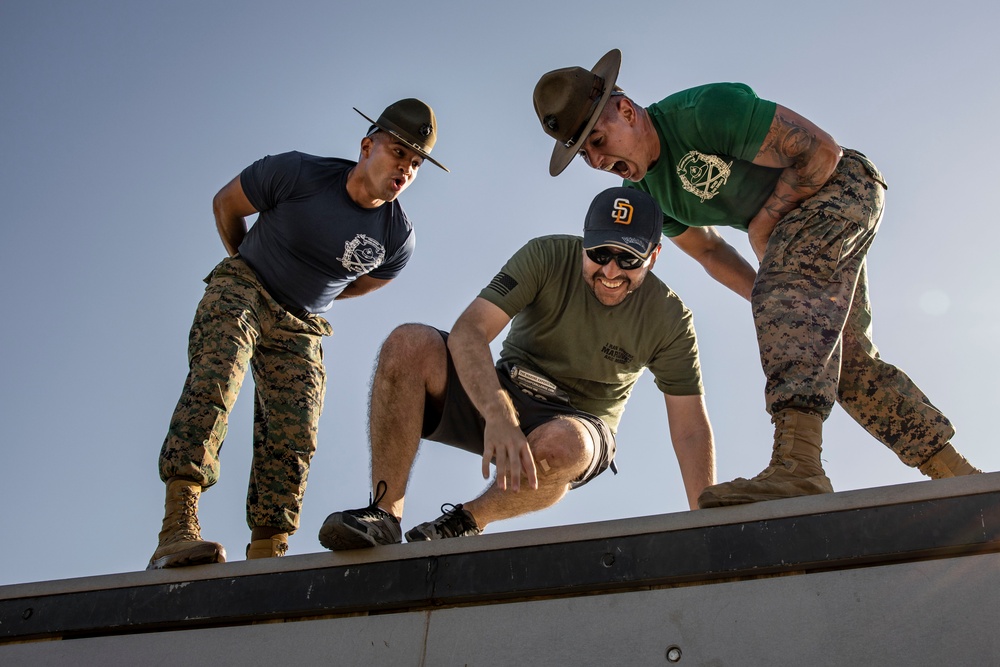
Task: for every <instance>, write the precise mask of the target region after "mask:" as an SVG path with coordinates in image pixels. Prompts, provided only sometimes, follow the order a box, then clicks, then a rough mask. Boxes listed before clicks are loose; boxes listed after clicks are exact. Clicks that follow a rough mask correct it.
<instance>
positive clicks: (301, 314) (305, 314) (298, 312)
mask: <svg viewBox="0 0 1000 667" xmlns="http://www.w3.org/2000/svg"><path fill="white" fill-rule="evenodd" d="M277 303H278V305H279V306H281V307H282V308H283V309H284V310H285V311H286V312H288V313H290V314H292V315H294V316H295V317H297V318H299V319H300V320H306V319H309V316H310V315H312V313H310V312H309V311H308V310H306V309H305V308H293V307H292V306H286V305H285V304H283V303H281V302H280V301H278V302H277Z"/></svg>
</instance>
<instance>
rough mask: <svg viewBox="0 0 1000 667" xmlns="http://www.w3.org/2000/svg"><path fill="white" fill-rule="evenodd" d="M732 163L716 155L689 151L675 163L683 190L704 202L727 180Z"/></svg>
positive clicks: (716, 192) (717, 191)
mask: <svg viewBox="0 0 1000 667" xmlns="http://www.w3.org/2000/svg"><path fill="white" fill-rule="evenodd" d="M732 165H733V163H732V162H726V161H725V160H723V159H722V158H720V157H719V156H718V155H705V154H704V153H699V152H698V151H691V152H690V153H688V154H687V155H685V156H684V157H683V158H682V159H681V161H680V162H678V163H677V176H679V177H680V179H681V185H683V186H684V189H685V190H687V191H688V192H690V193H691V194H693V195H695V196H696V197H698V198H699V199H701V201H702V202H704V201H705V200H706V199H711V198H712V197H714V196H715V195H717V194H719V189H720V188H721V187H722V186H723V185H725V184H726V181H727V180H729V174H730V167H731V166H732Z"/></svg>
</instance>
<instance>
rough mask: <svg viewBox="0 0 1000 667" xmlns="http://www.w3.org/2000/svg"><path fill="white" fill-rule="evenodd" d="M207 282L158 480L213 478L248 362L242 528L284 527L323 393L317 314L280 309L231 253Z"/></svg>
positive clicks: (293, 508) (322, 326) (296, 501)
mask: <svg viewBox="0 0 1000 667" xmlns="http://www.w3.org/2000/svg"><path fill="white" fill-rule="evenodd" d="M205 282H206V283H208V287H207V288H206V289H205V294H204V296H203V297H202V300H201V302H200V303H199V304H198V309H197V311H196V312H195V317H194V323H193V324H192V326H191V334H190V337H189V340H188V362H189V368H190V370H189V372H188V376H187V379H186V381H185V383H184V389H183V391H182V393H181V397H180V400H179V401H178V403H177V407H176V408H175V410H174V414H173V417H172V418H171V420H170V427H169V429H168V432H167V437H166V439H165V440H164V442H163V448H162V449H161V451H160V478H161V479H162V480H163V481H167V480H168V479H170V478H171V477H182V478H186V479H190V480H193V481H196V482H198V483H199V484H200V485H201V486H202V487H203V488H208V487H210V486H212V485H213V484H215V483H216V482H217V481H218V480H219V451H220V450H221V449H222V444H223V442H224V441H225V438H226V431H227V428H228V421H229V413H230V411H231V410H232V408H233V404H234V403H235V402H236V396H237V395H238V394H239V391H240V387H241V386H242V384H243V379H244V377H245V376H246V372H247V368H248V367H249V368H250V369H251V371H252V373H253V376H254V381H255V385H256V395H255V400H254V436H253V440H254V442H253V463H252V469H251V473H250V484H249V489H248V492H247V524H248V525H249V526H250V527H251V528H254V527H257V526H271V527H274V528H279V529H281V530H282V531H284V532H289V533H291V532H294V531H295V530H296V529H297V528H298V525H299V513H300V509H301V506H302V496H303V494H304V493H305V487H306V478H307V476H308V473H309V463H310V460H311V459H312V455H313V453H314V452H315V451H316V444H317V427H318V424H319V417H320V413H321V412H322V410H323V396H324V394H325V391H326V370H325V368H324V365H323V347H322V337H323V336H329V335H331V334H332V333H333V330H332V329H331V327H330V324H329V323H328V322H327V321H326V320H325V319H323V318H322V317H319V316H318V315H308V316H306V317H305V319H299V318H298V317H295V316H294V315H292V314H290V313H288V312H287V311H286V310H285V309H284V308H282V307H281V306H280V305H279V304H278V303H277V302H276V301H274V299H272V298H271V297H270V296H269V295H268V294H267V291H266V290H265V289H264V287H263V286H262V285H261V284H260V283H259V282H258V280H257V277H256V275H255V274H254V272H253V271H252V270H251V269H250V267H249V266H247V264H246V262H244V261H243V260H242V259H240V258H239V257H230V258H226V259H224V260H223V261H222V262H221V263H219V265H218V266H216V267H215V269H214V270H213V271H212V273H211V274H209V276H208V278H206V279H205Z"/></svg>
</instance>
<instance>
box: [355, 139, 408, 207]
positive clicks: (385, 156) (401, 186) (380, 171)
mask: <svg viewBox="0 0 1000 667" xmlns="http://www.w3.org/2000/svg"><path fill="white" fill-rule="evenodd" d="M423 161H424V159H423V158H422V157H421V156H420V155H419V154H418V153H416V152H415V151H413V149H411V148H409V147H407V146H406V145H405V144H402V143H400V142H399V140H397V139H396V138H395V137H393V136H392V135H391V134H389V133H387V132H376V133H375V134H373V135H371V136H369V137H365V138H364V139H362V140H361V159H360V160H359V162H360V163H361V164H362V165H363V167H364V174H365V179H364V182H365V190H366V191H367V192H368V194H369V195H370V196H371V197H372V199H373V200H381V201H386V202H390V201H393V200H394V199H396V197H398V196H399V195H401V194H402V193H403V190H405V189H406V188H408V187H409V186H410V183H412V182H413V181H414V179H416V178H417V170H418V169H419V168H420V165H421V164H423Z"/></svg>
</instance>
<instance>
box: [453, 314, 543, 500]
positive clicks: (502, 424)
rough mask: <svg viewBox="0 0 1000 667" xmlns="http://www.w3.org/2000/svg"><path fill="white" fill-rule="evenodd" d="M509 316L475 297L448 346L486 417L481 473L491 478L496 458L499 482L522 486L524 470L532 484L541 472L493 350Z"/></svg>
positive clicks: (464, 384) (533, 485)
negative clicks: (494, 361) (495, 365)
mask: <svg viewBox="0 0 1000 667" xmlns="http://www.w3.org/2000/svg"><path fill="white" fill-rule="evenodd" d="M508 322H510V317H508V316H507V313H505V312H504V311H503V310H502V309H500V308H499V307H497V306H495V305H494V304H492V303H490V302H489V301H487V300H486V299H483V298H481V297H476V299H475V300H474V301H473V302H472V303H471V304H469V307H468V308H466V309H465V312H464V313H462V315H461V316H460V317H459V318H458V321H457V322H455V326H454V328H452V330H451V334H450V335H449V337H448V350H449V351H450V352H451V356H452V360H453V361H454V362H455V371H456V372H457V373H458V377H459V378H460V379H461V381H462V387H463V388H464V389H465V392H466V393H467V394H468V395H469V398H470V399H471V400H472V403H473V405H475V406H476V409H477V410H479V413H480V414H481V415H482V416H483V419H484V420H485V421H486V430H485V433H484V434H483V442H484V448H483V477H484V478H486V479H488V478H489V474H490V461H491V460H494V459H495V465H496V468H497V480H496V483H497V487H498V488H500V489H501V490H507V489H508V488H509V489H510V490H511V491H518V490H520V488H521V476H522V475H523V476H524V477H525V478H526V479H527V482H528V485H529V486H530V487H531V488H532V489H537V488H538V474H537V471H536V470H535V460H534V458H533V457H532V455H531V447H530V446H529V445H528V440H527V439H526V438H525V437H524V434H523V433H522V432H521V429H520V421H519V420H518V418H517V412H516V411H515V410H514V405H513V403H511V400H510V396H508V394H507V392H506V391H505V390H504V389H503V388H502V387H501V386H500V381H499V380H498V379H497V374H496V370H495V369H494V365H493V355H492V354H491V353H490V347H489V345H490V342H491V341H492V340H493V339H494V338H496V337H497V336H498V335H500V332H501V331H503V329H504V327H506V326H507V323H508Z"/></svg>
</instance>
